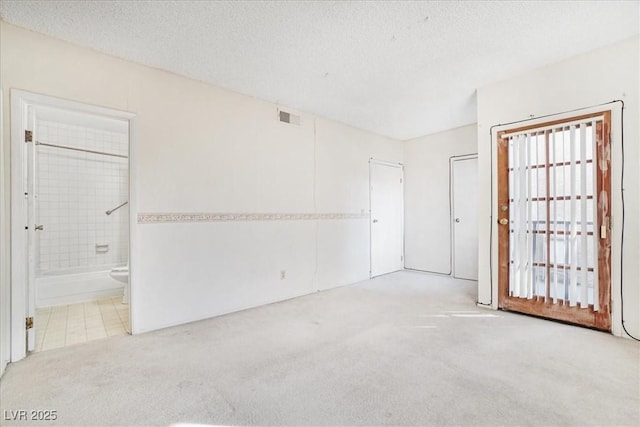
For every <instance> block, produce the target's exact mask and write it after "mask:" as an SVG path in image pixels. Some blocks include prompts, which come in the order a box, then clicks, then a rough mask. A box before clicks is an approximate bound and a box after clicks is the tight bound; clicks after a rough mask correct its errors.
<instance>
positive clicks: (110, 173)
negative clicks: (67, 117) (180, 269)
mask: <svg viewBox="0 0 640 427" xmlns="http://www.w3.org/2000/svg"><path fill="white" fill-rule="evenodd" d="M36 129H37V131H36V134H35V138H36V140H37V141H39V142H44V143H48V144H56V145H63V146H67V147H76V148H82V149H88V150H95V151H101V152H109V153H116V154H122V155H127V154H128V151H129V150H128V138H127V135H126V133H118V132H113V131H109V130H102V129H96V128H91V127H84V126H78V125H75V124H64V123H59V122H51V121H40V122H39V123H38V125H37V128H36ZM128 188H129V182H128V159H126V158H120V157H112V156H104V155H98V154H92V153H85V152H77V151H71V150H64V149H60V148H53V147H46V146H43V145H38V146H37V177H36V193H37V205H36V212H37V214H36V215H37V218H36V222H37V224H42V225H43V226H44V230H43V231H39V232H37V233H36V247H37V250H36V258H37V259H36V265H37V267H36V273H37V274H48V273H60V272H64V271H76V270H77V271H87V270H96V269H101V268H108V267H109V266H112V265H116V264H125V263H126V262H127V257H128V214H129V209H128V205H127V206H124V207H123V208H121V209H119V210H117V211H115V212H114V213H112V214H111V215H109V216H108V215H106V214H105V212H106V211H107V210H110V209H113V208H114V207H116V206H118V205H119V204H121V203H123V202H125V201H127V200H128V198H129V194H128ZM97 245H108V249H107V248H106V247H105V246H97Z"/></svg>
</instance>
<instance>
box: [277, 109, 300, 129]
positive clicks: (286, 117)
mask: <svg viewBox="0 0 640 427" xmlns="http://www.w3.org/2000/svg"><path fill="white" fill-rule="evenodd" d="M278 119H279V120H280V121H281V122H282V123H289V124H291V125H296V126H300V116H298V115H296V114H291V113H289V112H287V111H282V110H278Z"/></svg>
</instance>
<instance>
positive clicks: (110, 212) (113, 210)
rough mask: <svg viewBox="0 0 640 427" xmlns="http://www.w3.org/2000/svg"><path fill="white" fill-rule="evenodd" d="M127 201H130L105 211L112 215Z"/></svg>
mask: <svg viewBox="0 0 640 427" xmlns="http://www.w3.org/2000/svg"><path fill="white" fill-rule="evenodd" d="M127 203H129V202H124V203H123V204H121V205H118V206H116V207H115V208H113V209H111V210H109V211H106V212H105V213H106V214H107V215H111V214H112V213H114V212H115V211H117V210H118V209H120V208H121V207H123V206H124V205H126V204H127Z"/></svg>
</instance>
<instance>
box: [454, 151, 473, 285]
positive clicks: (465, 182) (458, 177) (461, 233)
mask: <svg viewBox="0 0 640 427" xmlns="http://www.w3.org/2000/svg"><path fill="white" fill-rule="evenodd" d="M477 182H478V158H477V157H464V158H458V159H452V160H451V194H452V218H451V219H452V227H451V229H452V230H453V239H452V241H453V248H452V249H453V256H452V258H453V276H454V277H457V278H460V279H469V280H478V216H477V203H478V196H477Z"/></svg>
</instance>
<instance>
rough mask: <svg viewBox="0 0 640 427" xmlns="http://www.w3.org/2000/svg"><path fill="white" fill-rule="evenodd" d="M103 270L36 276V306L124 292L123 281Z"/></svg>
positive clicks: (46, 305)
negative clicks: (115, 278)
mask: <svg viewBox="0 0 640 427" xmlns="http://www.w3.org/2000/svg"><path fill="white" fill-rule="evenodd" d="M110 271H111V268H109V269H108V270H104V271H88V272H77V271H75V272H74V271H71V272H56V273H54V274H43V275H41V276H39V277H37V278H36V307H49V306H54V305H64V304H74V303H77V302H82V301H91V300H95V299H98V298H103V297H109V296H118V295H123V293H124V283H122V282H119V281H117V280H114V279H113V278H111V276H110V275H109V273H110Z"/></svg>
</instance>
